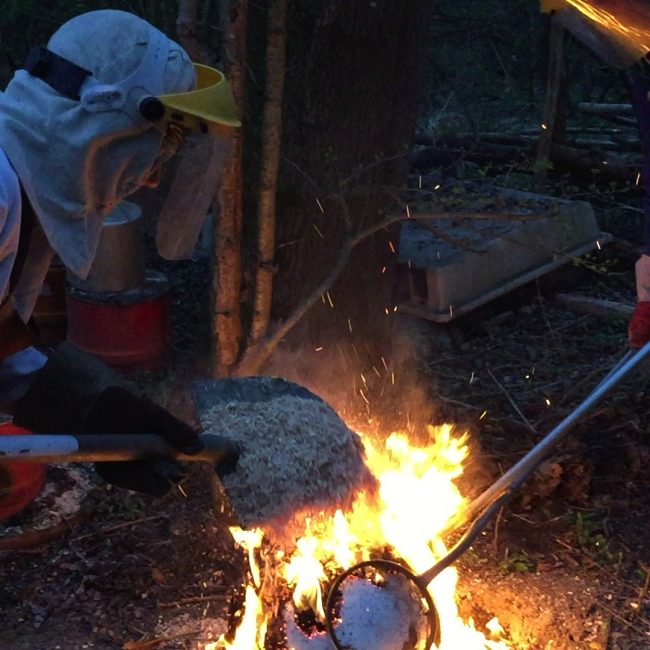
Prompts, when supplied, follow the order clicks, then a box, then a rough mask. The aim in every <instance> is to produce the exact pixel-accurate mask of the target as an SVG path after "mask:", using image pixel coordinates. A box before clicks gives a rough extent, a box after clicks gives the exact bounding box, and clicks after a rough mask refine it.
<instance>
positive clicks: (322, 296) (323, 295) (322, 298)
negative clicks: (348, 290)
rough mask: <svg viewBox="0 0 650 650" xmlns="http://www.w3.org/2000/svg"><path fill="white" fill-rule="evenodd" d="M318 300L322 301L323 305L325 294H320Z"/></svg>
mask: <svg viewBox="0 0 650 650" xmlns="http://www.w3.org/2000/svg"><path fill="white" fill-rule="evenodd" d="M320 299H321V300H322V301H323V304H325V294H324V293H321V295H320Z"/></svg>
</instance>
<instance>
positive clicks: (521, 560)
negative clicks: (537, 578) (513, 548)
mask: <svg viewBox="0 0 650 650" xmlns="http://www.w3.org/2000/svg"><path fill="white" fill-rule="evenodd" d="M535 569H536V562H535V560H533V559H532V558H531V557H530V556H529V555H528V554H526V552H525V551H517V552H516V553H510V554H509V555H508V557H507V558H506V559H505V560H504V561H503V562H501V564H499V571H500V572H501V573H503V574H504V575H507V574H509V573H534V572H535Z"/></svg>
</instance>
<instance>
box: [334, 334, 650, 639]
mask: <svg viewBox="0 0 650 650" xmlns="http://www.w3.org/2000/svg"><path fill="white" fill-rule="evenodd" d="M649 353H650V343H647V344H646V345H645V346H644V347H643V348H641V349H640V350H638V351H636V352H628V353H627V354H625V355H624V356H623V358H622V359H621V360H620V361H619V362H618V363H617V364H616V365H615V366H614V368H612V369H611V370H610V372H609V373H608V374H607V375H606V376H605V378H604V379H603V380H602V381H601V382H600V384H598V386H597V387H596V388H595V389H594V390H593V391H592V392H591V393H590V394H589V396H588V397H587V398H586V399H585V400H584V401H583V402H582V403H581V404H579V405H578V406H577V407H576V408H575V409H574V410H573V411H572V412H571V413H570V414H569V415H568V416H567V417H566V418H565V419H564V420H562V422H560V424H558V425H557V426H556V427H555V428H554V429H553V430H552V431H551V432H550V433H548V434H547V435H546V436H545V437H544V438H543V439H542V440H541V441H540V442H539V443H538V444H537V445H536V446H535V447H533V449H531V450H530V451H529V452H528V453H527V454H526V455H525V456H524V457H523V458H522V459H521V460H520V461H519V462H518V463H516V464H515V465H514V466H513V467H512V468H511V469H510V470H509V471H507V472H506V473H505V474H504V475H503V476H502V477H501V478H500V479H499V480H497V481H496V482H495V483H493V484H492V485H491V486H490V487H489V488H487V489H486V490H485V491H484V492H483V493H482V494H481V495H480V496H479V497H478V498H476V499H475V500H474V501H473V502H472V503H471V504H470V506H469V507H468V508H467V510H466V511H465V512H464V513H463V514H462V515H461V517H459V518H457V519H456V520H455V521H453V522H452V523H451V525H450V526H448V528H447V531H446V532H451V531H452V530H454V529H456V528H458V527H460V526H461V525H463V524H464V523H466V522H468V521H471V520H472V519H473V520H474V521H473V523H472V524H471V526H470V527H469V528H468V529H467V531H466V532H465V534H464V535H463V536H462V537H461V539H460V540H459V541H458V542H457V543H456V545H455V546H454V547H453V548H452V549H451V550H450V551H449V552H448V553H447V555H445V556H444V557H443V558H442V559H440V560H439V561H438V562H436V564H434V565H433V566H432V567H431V568H429V569H428V570H427V571H425V572H424V573H421V574H420V575H416V574H415V573H413V572H412V571H411V570H410V569H408V568H406V567H405V566H403V565H402V564H399V563H397V562H392V561H390V560H368V561H366V562H360V563H359V564H356V565H354V566H352V567H351V568H349V569H348V570H347V571H345V572H343V573H342V574H341V575H339V576H338V577H337V578H336V579H335V580H334V582H333V583H332V585H331V587H330V591H329V594H328V597H327V605H326V608H325V612H326V616H327V629H328V632H329V634H330V636H331V638H332V642H333V643H334V646H335V647H336V648H339V649H341V650H343V649H345V650H372V649H371V648H367V647H364V645H363V644H362V643H361V645H356V644H354V643H353V644H351V643H350V641H349V640H348V638H347V630H346V626H350V625H354V621H345V620H342V619H341V616H340V611H341V608H340V603H341V601H342V599H343V598H344V594H345V591H346V586H348V585H351V584H353V582H354V581H355V580H359V579H365V580H368V579H369V576H377V575H389V574H393V575H396V576H402V577H404V578H405V579H406V580H408V581H410V584H411V587H412V588H411V590H410V593H412V594H413V598H414V603H413V611H415V610H417V608H418V607H419V611H420V612H421V614H420V617H421V619H422V620H420V621H416V622H414V624H413V625H412V626H411V629H415V628H417V629H420V630H422V633H421V635H420V638H419V640H418V643H416V644H415V645H414V646H413V647H415V648H423V649H425V648H426V649H427V650H428V649H429V648H430V647H431V646H432V645H433V644H434V643H435V644H437V643H439V640H440V621H439V617H438V612H437V610H436V607H435V604H434V603H433V600H432V598H431V595H430V594H429V592H428V590H427V587H428V585H429V584H430V583H431V581H432V580H433V579H434V578H436V577H437V576H438V575H439V574H440V573H441V572H442V571H444V570H445V569H446V568H447V567H448V566H450V565H451V564H453V563H454V562H455V561H456V560H457V559H458V558H459V557H460V556H461V555H462V554H463V553H465V552H466V551H467V550H468V549H469V548H470V546H471V545H472V544H473V543H474V541H475V540H476V538H477V537H478V536H479V535H480V534H481V532H482V531H483V530H485V528H486V526H487V525H488V524H489V523H490V521H491V520H492V519H493V518H494V517H495V515H496V514H497V513H498V511H499V510H500V509H501V508H502V507H503V506H504V505H505V504H506V503H507V502H508V501H509V500H510V499H511V498H512V497H513V495H514V494H515V493H516V491H517V490H518V489H519V488H520V487H521V485H522V484H523V483H524V481H526V479H527V478H529V477H530V475H531V474H532V473H533V471H534V470H535V469H536V468H537V467H538V466H539V465H540V464H541V463H542V462H543V461H544V460H545V459H546V458H547V457H548V456H549V455H550V453H551V452H552V450H553V449H554V448H555V447H556V446H557V445H558V443H559V442H560V441H561V440H562V439H563V438H564V437H565V436H566V434H567V433H568V432H569V431H570V430H571V428H572V427H573V426H574V425H575V424H576V423H577V422H578V420H579V419H580V418H581V417H583V416H584V415H585V414H586V413H587V412H588V411H590V410H591V409H592V408H593V407H594V406H596V405H597V404H598V403H599V402H600V401H601V400H602V399H603V398H604V397H605V396H606V395H607V394H608V393H609V392H610V391H611V390H612V389H613V388H614V387H615V386H616V385H617V384H618V383H619V382H620V381H621V380H622V379H624V378H625V377H626V376H627V375H628V374H629V373H630V372H631V371H632V370H633V369H634V368H636V367H637V365H638V364H639V363H640V362H641V361H642V360H643V359H645V357H646V356H648V354H649ZM402 591H403V590H402ZM376 615H377V616H381V615H382V614H381V612H376ZM371 618H372V613H371V612H368V611H366V622H367V620H368V619H371ZM424 619H426V620H424ZM348 629H349V627H348ZM341 630H343V632H341ZM344 633H345V634H346V638H342V637H343V634H344ZM351 636H352V637H355V635H354V634H353V635H351ZM404 647H407V646H404ZM409 647H410V646H409Z"/></svg>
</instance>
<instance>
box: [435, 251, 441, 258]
mask: <svg viewBox="0 0 650 650" xmlns="http://www.w3.org/2000/svg"><path fill="white" fill-rule="evenodd" d="M436 255H437V257H438V259H440V251H436Z"/></svg>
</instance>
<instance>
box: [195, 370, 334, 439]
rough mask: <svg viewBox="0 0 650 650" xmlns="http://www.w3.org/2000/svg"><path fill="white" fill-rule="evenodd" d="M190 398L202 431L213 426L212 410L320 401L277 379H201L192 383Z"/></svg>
mask: <svg viewBox="0 0 650 650" xmlns="http://www.w3.org/2000/svg"><path fill="white" fill-rule="evenodd" d="M191 390H192V398H193V400H194V404H195V405H196V410H197V413H198V415H199V419H200V421H201V426H203V428H206V429H209V428H210V427H212V426H213V425H214V422H213V421H212V415H211V412H212V410H213V409H214V407H215V406H223V405H225V404H232V403H240V402H243V403H246V404H251V403H259V402H268V401H270V400H272V399H277V398H278V397H283V396H291V397H301V398H302V399H313V400H317V401H319V402H323V400H322V399H321V398H320V397H318V395H315V394H314V393H312V392H311V391H310V390H309V389H307V388H305V387H304V386H301V385H300V384H296V383H294V382H292V381H289V380H288V379H282V378H281V377H235V378H227V379H204V380H200V381H196V382H193V383H192V386H191Z"/></svg>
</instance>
